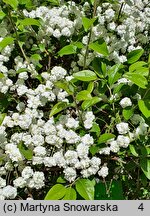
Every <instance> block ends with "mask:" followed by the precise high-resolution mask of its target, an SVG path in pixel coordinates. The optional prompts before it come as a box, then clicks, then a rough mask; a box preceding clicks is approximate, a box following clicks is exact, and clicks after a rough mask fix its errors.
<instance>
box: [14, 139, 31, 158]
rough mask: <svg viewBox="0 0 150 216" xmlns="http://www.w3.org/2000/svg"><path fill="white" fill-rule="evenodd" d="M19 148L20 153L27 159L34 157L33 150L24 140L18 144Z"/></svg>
mask: <svg viewBox="0 0 150 216" xmlns="http://www.w3.org/2000/svg"><path fill="white" fill-rule="evenodd" d="M18 148H19V151H20V153H21V154H22V155H23V156H24V157H25V158H26V159H27V160H31V159H32V157H33V151H32V150H31V149H29V148H28V147H27V146H26V145H24V144H23V142H20V143H19V144H18Z"/></svg>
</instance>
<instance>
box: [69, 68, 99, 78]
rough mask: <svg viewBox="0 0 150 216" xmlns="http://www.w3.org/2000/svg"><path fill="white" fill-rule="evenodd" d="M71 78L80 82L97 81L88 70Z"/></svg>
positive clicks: (94, 75)
mask: <svg viewBox="0 0 150 216" xmlns="http://www.w3.org/2000/svg"><path fill="white" fill-rule="evenodd" d="M73 77H75V78H76V79H78V80H81V81H92V80H96V79H97V76H96V74H95V73H94V72H93V71H90V70H83V71H79V72H77V73H74V74H73Z"/></svg>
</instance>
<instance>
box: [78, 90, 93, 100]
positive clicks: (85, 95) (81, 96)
mask: <svg viewBox="0 0 150 216" xmlns="http://www.w3.org/2000/svg"><path fill="white" fill-rule="evenodd" d="M91 98H92V96H91V94H90V93H89V92H88V91H87V90H83V91H80V92H79V93H78V94H77V95H76V99H77V100H78V101H82V100H88V99H91Z"/></svg>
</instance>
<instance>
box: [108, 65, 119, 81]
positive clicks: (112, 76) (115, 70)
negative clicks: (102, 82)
mask: <svg viewBox="0 0 150 216" xmlns="http://www.w3.org/2000/svg"><path fill="white" fill-rule="evenodd" d="M121 68H122V64H116V65H114V66H113V67H111V68H110V69H109V70H108V72H107V74H108V82H109V84H110V85H113V84H114V83H115V82H116V81H117V80H118V79H119V78H120V77H121V73H120V71H119V70H120V69H121Z"/></svg>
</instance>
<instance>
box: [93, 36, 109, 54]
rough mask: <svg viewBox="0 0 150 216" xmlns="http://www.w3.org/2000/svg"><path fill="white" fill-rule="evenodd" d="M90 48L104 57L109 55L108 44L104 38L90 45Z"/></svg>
mask: <svg viewBox="0 0 150 216" xmlns="http://www.w3.org/2000/svg"><path fill="white" fill-rule="evenodd" d="M89 48H90V49H92V50H94V51H95V52H98V53H100V54H102V55H104V56H108V55H109V52H108V48H107V45H106V42H105V41H104V39H102V38H101V39H99V40H98V41H96V42H94V43H90V44H89Z"/></svg>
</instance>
